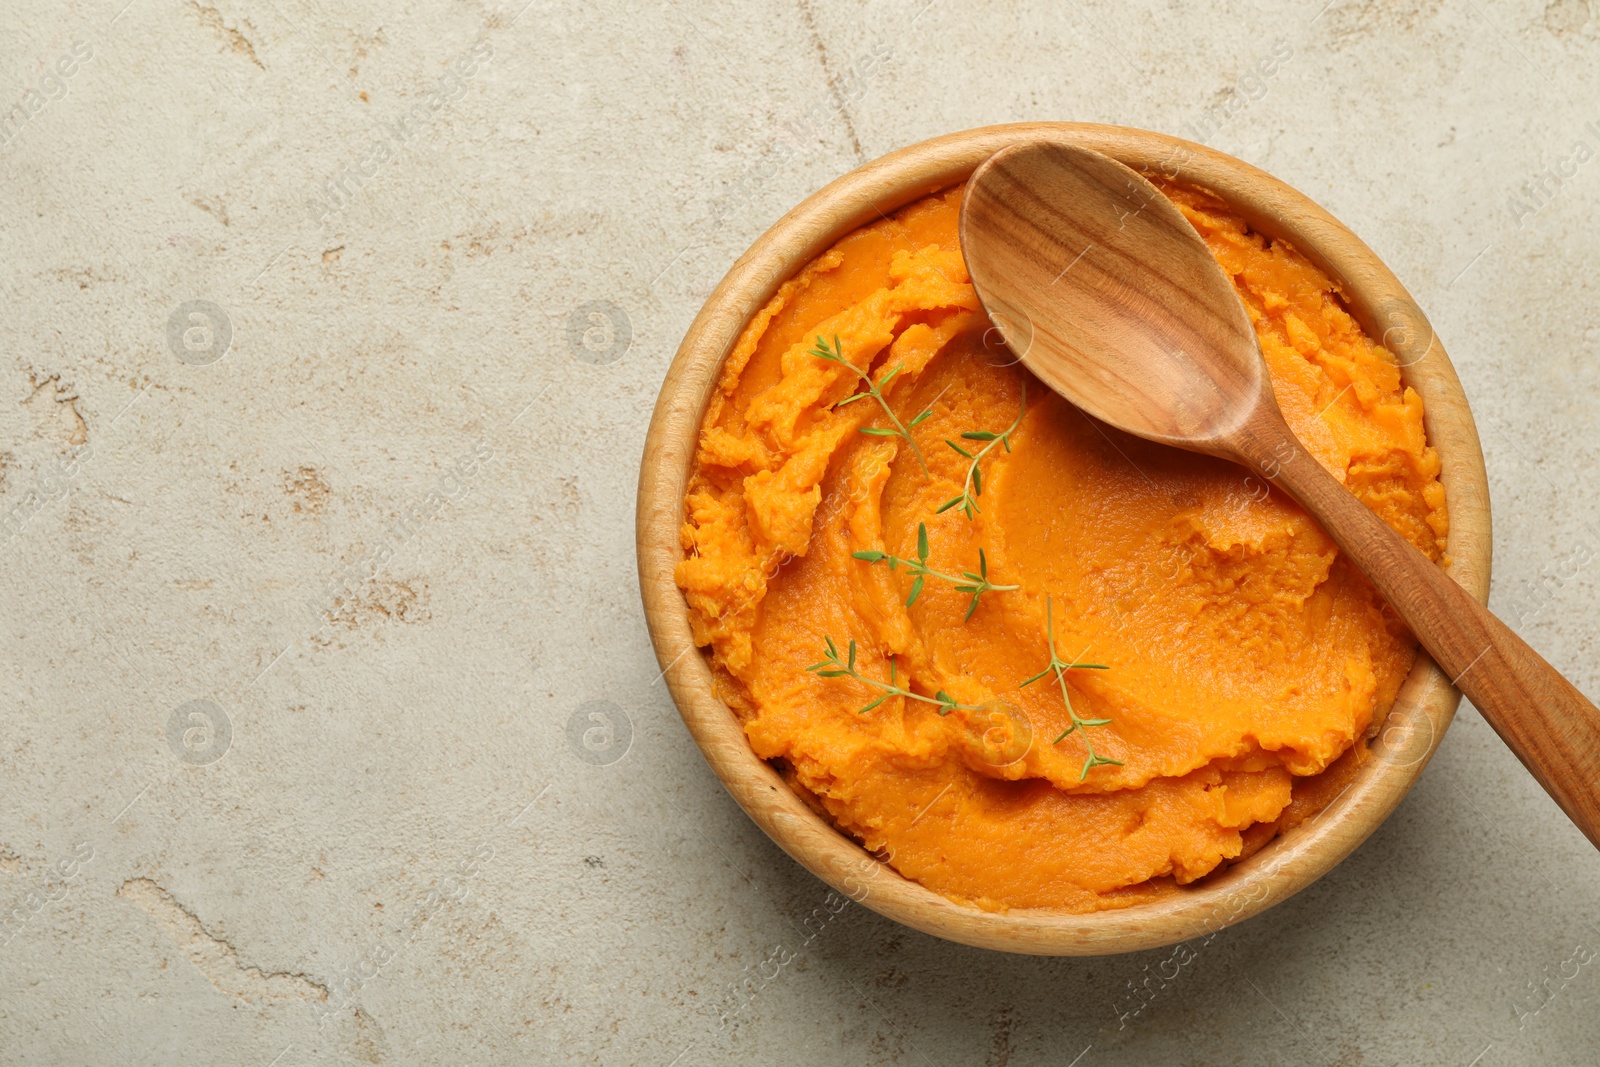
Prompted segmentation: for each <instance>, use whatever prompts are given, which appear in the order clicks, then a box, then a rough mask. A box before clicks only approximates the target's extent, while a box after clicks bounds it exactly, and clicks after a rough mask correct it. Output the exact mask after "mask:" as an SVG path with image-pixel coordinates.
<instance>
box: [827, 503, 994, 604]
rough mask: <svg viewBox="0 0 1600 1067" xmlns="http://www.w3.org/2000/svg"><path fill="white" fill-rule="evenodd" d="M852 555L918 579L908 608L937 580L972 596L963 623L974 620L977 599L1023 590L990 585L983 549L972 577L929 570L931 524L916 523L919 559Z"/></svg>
mask: <svg viewBox="0 0 1600 1067" xmlns="http://www.w3.org/2000/svg"><path fill="white" fill-rule="evenodd" d="M850 554H851V555H852V556H854V557H855V558H856V559H860V560H865V561H866V562H868V563H888V564H889V569H890V570H898V569H900V568H901V567H904V568H905V569H906V573H907V574H914V575H916V576H917V578H916V581H914V582H912V583H911V595H910V596H908V597H906V607H908V608H909V607H910V606H911V605H912V604H915V603H916V602H917V597H919V596H921V595H922V586H923V583H924V582H925V581H926V580H927V579H929V578H938V579H939V580H940V581H944V582H949V583H950V584H951V585H953V586H955V589H956V592H958V593H971V594H972V603H971V604H969V605H967V615H966V618H964V619H962V620H961V621H962V622H966V621H967V619H970V618H972V613H973V612H975V611H977V610H978V598H979V597H981V596H983V594H985V593H990V592H993V593H1005V592H1010V591H1011V590H1013V589H1020V588H1021V586H1016V585H995V584H994V583H993V582H991V581H990V580H989V560H988V557H986V556H985V555H984V554H983V549H981V548H980V549H978V573H977V574H973V573H972V572H971V571H962V572H961V575H962V576H961V577H960V578H957V577H956V576H955V575H953V574H945V573H944V572H942V571H936V570H934V569H933V568H932V567H929V566H928V524H927V523H925V522H919V523H917V558H916V559H906V558H905V557H903V556H891V555H890V554H889V553H887V552H879V551H877V550H876V549H874V550H871V551H866V552H852V553H850Z"/></svg>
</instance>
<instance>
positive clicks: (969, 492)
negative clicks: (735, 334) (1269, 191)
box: [934, 382, 1028, 520]
mask: <svg viewBox="0 0 1600 1067" xmlns="http://www.w3.org/2000/svg"><path fill="white" fill-rule="evenodd" d="M1027 413H1028V383H1026V382H1024V383H1022V405H1021V409H1020V410H1018V412H1017V417H1016V420H1015V421H1013V422H1012V423H1011V425H1010V426H1007V427H1006V428H1005V429H1004V430H1002V431H1001V432H1000V433H995V432H994V431H993V430H968V431H967V432H966V433H964V434H962V435H961V439H962V440H963V441H987V442H988V444H986V445H984V446H983V447H982V448H980V449H979V450H978V454H977V455H973V454H972V453H971V452H968V451H967V450H966V449H964V448H962V447H961V446H960V445H958V444H956V443H955V442H954V441H952V440H950V439H949V438H946V439H945V442H944V443H945V444H947V445H949V446H950V447H951V448H953V449H955V450H956V451H957V452H959V453H960V454H961V455H962V456H964V457H965V458H966V459H968V460H970V461H971V462H969V463H968V464H967V477H966V481H965V482H963V483H962V486H961V495H960V496H953V497H951V498H950V499H949V500H946V501H945V502H944V503H943V504H941V505H939V510H938V511H936V512H934V514H935V515H942V514H944V513H945V512H947V511H949V510H950V509H951V508H955V507H959V508H960V509H961V510H962V511H964V512H965V513H966V516H967V518H968V520H970V519H971V518H972V517H973V516H974V515H976V514H977V513H978V512H980V511H982V510H983V509H982V508H980V507H978V497H980V496H982V495H983V471H982V469H981V468H980V466H979V464H981V463H982V462H983V457H984V456H987V455H988V454H989V450H990V449H992V448H993V447H994V446H995V445H1005V446H1006V451H1007V452H1010V451H1011V435H1012V433H1013V432H1015V431H1016V428H1017V427H1018V426H1021V425H1022V416H1024V415H1026V414H1027Z"/></svg>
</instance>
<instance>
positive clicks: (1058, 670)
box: [1017, 597, 1122, 782]
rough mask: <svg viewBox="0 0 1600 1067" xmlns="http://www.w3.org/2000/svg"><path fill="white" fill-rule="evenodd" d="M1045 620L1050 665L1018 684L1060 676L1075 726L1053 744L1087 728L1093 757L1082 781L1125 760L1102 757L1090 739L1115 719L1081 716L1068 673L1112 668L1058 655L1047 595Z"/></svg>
mask: <svg viewBox="0 0 1600 1067" xmlns="http://www.w3.org/2000/svg"><path fill="white" fill-rule="evenodd" d="M1044 619H1045V622H1044V628H1045V639H1046V640H1047V641H1048V642H1049V643H1050V665H1049V666H1048V667H1046V668H1045V669H1044V670H1042V671H1040V672H1039V673H1038V674H1036V675H1034V676H1033V677H1032V678H1029V679H1028V680H1027V681H1026V682H1023V683H1022V685H1019V686H1017V688H1018V689H1021V688H1023V687H1024V686H1029V685H1032V684H1033V683H1034V682H1037V681H1038V680H1039V679H1040V678H1043V677H1044V676H1045V675H1047V674H1054V675H1055V676H1056V684H1058V685H1060V686H1061V700H1062V702H1063V703H1064V704H1066V706H1067V714H1068V715H1069V716H1071V718H1072V725H1071V726H1069V727H1067V728H1066V729H1065V730H1063V731H1061V736H1060V737H1057V738H1056V739H1055V740H1054V741H1052V742H1050V743H1051V744H1052V745H1059V744H1060V743H1061V742H1063V741H1065V740H1066V739H1067V738H1068V737H1069V736H1071V735H1072V734H1073V733H1075V732H1077V731H1079V730H1082V731H1083V743H1084V745H1085V746H1087V747H1088V749H1089V758H1088V759H1086V760H1084V761H1083V770H1082V771H1080V772H1079V774H1078V781H1080V782H1081V781H1083V780H1084V779H1086V778H1088V777H1089V772H1090V771H1091V770H1093V769H1094V768H1096V767H1100V766H1103V765H1105V764H1112V765H1114V766H1117V767H1120V766H1122V761H1121V760H1114V759H1111V758H1110V757H1109V756H1102V755H1100V754H1098V753H1097V752H1095V750H1094V742H1093V741H1090V740H1089V730H1088V728H1089V727H1091V726H1106V725H1108V724H1109V723H1110V722H1111V720H1110V719H1080V718H1079V717H1078V713H1077V711H1075V710H1074V709H1073V707H1072V697H1070V696H1069V695H1067V672H1068V671H1072V670H1090V671H1105V670H1110V669H1111V668H1109V667H1107V666H1106V665H1105V664H1104V663H1068V662H1066V661H1065V660H1063V659H1062V658H1061V657H1060V656H1058V655H1056V628H1055V617H1054V613H1053V611H1052V608H1051V604H1050V598H1049V597H1045V600H1044Z"/></svg>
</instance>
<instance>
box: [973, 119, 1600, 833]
mask: <svg viewBox="0 0 1600 1067" xmlns="http://www.w3.org/2000/svg"><path fill="white" fill-rule="evenodd" d="M961 248H962V252H963V253H964V254H965V256H966V261H967V267H968V269H969V271H970V272H971V274H972V281H973V284H974V285H975V286H976V287H977V290H978V295H979V297H980V298H981V299H982V300H983V303H984V306H985V308H986V309H987V310H988V311H989V314H990V317H991V318H993V319H994V320H995V321H996V323H997V325H999V326H1000V327H1001V332H1002V333H1003V334H1004V335H1005V337H1006V339H1007V342H1008V343H1009V344H1011V346H1012V348H1013V350H1015V351H1016V354H1017V356H1018V358H1020V359H1021V360H1022V362H1023V363H1024V364H1025V365H1026V366H1027V367H1028V369H1029V370H1031V371H1033V373H1034V374H1036V375H1037V376H1038V377H1039V378H1040V380H1042V381H1043V382H1044V383H1045V384H1046V385H1048V386H1050V387H1051V388H1052V389H1054V390H1055V391H1056V392H1058V393H1060V394H1061V395H1062V396H1064V397H1066V398H1067V399H1068V400H1070V401H1072V403H1074V404H1076V405H1077V406H1078V407H1080V408H1082V409H1083V410H1084V411H1086V412H1088V413H1089V414H1090V415H1093V416H1094V417H1095V418H1098V419H1100V420H1101V421H1103V422H1108V423H1110V424H1111V425H1113V426H1116V427H1118V428H1120V429H1122V430H1126V431H1127V432H1128V433H1131V434H1136V435H1137V436H1139V437H1144V438H1148V439H1149V440H1151V441H1159V442H1161V443H1163V444H1168V445H1176V446H1178V447H1179V448H1187V449H1191V450H1193V451H1196V452H1204V453H1207V454H1209V455H1213V456H1220V457H1222V458H1224V459H1230V460H1234V461H1236V462H1238V463H1242V464H1244V465H1245V466H1246V467H1249V468H1252V469H1253V470H1256V471H1259V472H1260V474H1261V475H1262V476H1263V477H1264V478H1266V479H1267V480H1269V481H1271V482H1273V483H1274V484H1276V485H1277V486H1278V487H1279V488H1281V489H1283V490H1284V491H1285V492H1287V493H1288V494H1289V495H1290V496H1292V497H1293V498H1294V499H1295V500H1297V501H1299V502H1300V504H1301V506H1302V507H1304V508H1305V509H1306V511H1308V512H1309V513H1310V514H1311V515H1312V516H1313V517H1315V518H1316V519H1317V521H1318V522H1320V523H1321V524H1322V526H1323V528H1324V529H1325V530H1327V531H1328V533H1329V535H1331V536H1332V537H1333V539H1334V541H1335V542H1337V543H1338V545H1339V547H1340V549H1342V550H1343V551H1344V553H1345V554H1346V555H1347V556H1349V557H1350V559H1351V560H1353V561H1354V562H1355V564H1356V565H1357V566H1358V567H1360V568H1361V569H1362V570H1363V571H1365V572H1366V574H1367V577H1368V578H1370V579H1371V580H1372V584H1373V585H1374V586H1376V587H1377V589H1378V591H1379V592H1381V593H1382V594H1383V595H1384V596H1385V597H1386V598H1387V599H1388V601H1389V603H1390V604H1393V605H1394V607H1395V609H1396V610H1397V611H1398V612H1399V613H1400V616H1401V617H1402V618H1403V619H1405V621H1406V624H1407V625H1408V626H1410V627H1411V631H1412V632H1413V633H1414V634H1416V636H1417V638H1418V640H1420V641H1421V642H1422V645H1423V647H1424V648H1426V649H1427V650H1428V652H1429V653H1430V654H1432V656H1433V658H1434V661H1435V662H1436V663H1438V664H1439V666H1440V667H1442V668H1443V669H1444V672H1445V674H1447V675H1448V676H1449V677H1450V680H1451V682H1452V683H1453V684H1455V685H1456V686H1459V687H1460V689H1461V691H1462V692H1464V693H1465V694H1466V695H1467V697H1468V698H1469V699H1470V700H1471V701H1472V703H1473V704H1474V705H1475V706H1476V707H1477V708H1478V710H1479V711H1481V712H1482V713H1483V717H1484V718H1485V719H1487V720H1488V721H1489V724H1490V725H1491V726H1493V727H1494V728H1495V732H1497V733H1498V734H1499V735H1500V737H1501V738H1502V739H1503V740H1504V741H1505V743H1506V744H1507V745H1509V746H1510V747H1511V751H1513V752H1515V753H1516V754H1517V758H1518V759H1520V760H1522V763H1523V765H1524V766H1526V767H1527V768H1528V770H1529V771H1531V772H1532V773H1533V776H1534V777H1535V778H1537V779H1538V780H1539V784H1541V785H1543V786H1544V788H1545V790H1546V791H1547V792H1548V793H1549V794H1550V795H1551V796H1552V797H1554V798H1555V801H1556V803H1557V804H1559V805H1561V810H1563V811H1565V812H1566V813H1567V815H1568V817H1569V818H1571V819H1572V821H1573V822H1574V823H1576V824H1577V825H1578V828H1579V829H1581V830H1582V831H1583V832H1584V833H1585V834H1586V835H1588V838H1589V840H1590V841H1591V842H1592V843H1593V844H1595V845H1596V847H1600V710H1597V709H1596V708H1595V706H1594V705H1593V704H1591V703H1590V702H1589V701H1588V699H1587V698H1585V697H1584V695H1583V694H1582V693H1580V692H1578V690H1577V689H1576V688H1574V687H1573V685H1572V684H1571V683H1570V682H1568V681H1567V680H1566V679H1565V678H1563V677H1562V676H1561V675H1560V674H1559V673H1558V672H1557V671H1556V670H1555V668H1553V667H1551V666H1550V664H1548V663H1546V662H1545V661H1544V659H1543V658H1542V657H1541V656H1540V655H1539V654H1538V653H1537V652H1535V651H1533V649H1531V648H1529V647H1528V645H1527V644H1526V643H1525V642H1524V641H1523V640H1522V639H1521V638H1519V637H1518V636H1517V635H1516V634H1514V633H1512V632H1511V630H1510V628H1508V627H1507V626H1506V625H1505V624H1504V623H1502V622H1501V621H1500V620H1499V619H1497V618H1495V617H1494V616H1493V615H1492V614H1490V613H1489V611H1488V610H1487V609H1486V608H1484V607H1483V606H1482V605H1480V604H1479V603H1478V602H1477V601H1475V600H1473V599H1472V598H1471V597H1470V596H1468V595H1467V593H1466V592H1465V591H1464V590H1463V589H1462V588H1461V587H1460V586H1459V585H1457V584H1456V583H1455V582H1454V581H1452V580H1451V579H1450V577H1449V576H1448V575H1447V574H1446V573H1445V572H1444V571H1443V570H1441V569H1440V568H1439V567H1437V566H1435V565H1434V564H1433V562H1432V561H1430V560H1429V559H1428V558H1427V557H1426V556H1424V555H1423V554H1422V553H1421V552H1419V551H1418V550H1417V549H1416V548H1415V547H1414V546H1413V545H1412V544H1411V543H1410V542H1409V541H1407V540H1405V538H1403V537H1401V536H1400V535H1399V534H1397V533H1396V532H1395V531H1394V530H1392V529H1391V528H1390V527H1389V526H1388V525H1387V524H1386V523H1384V521H1383V520H1382V519H1380V518H1378V516H1377V515H1375V514H1373V512H1372V511H1370V510H1369V509H1368V508H1367V507H1366V505H1364V504H1362V503H1361V502H1360V501H1359V500H1357V499H1356V498H1355V497H1354V496H1352V495H1351V494H1350V493H1349V492H1348V491H1347V490H1346V489H1345V487H1344V486H1343V485H1342V484H1341V483H1340V481H1339V480H1338V479H1337V478H1335V477H1334V476H1333V475H1332V474H1330V473H1329V472H1328V471H1327V470H1325V469H1323V467H1322V465H1321V464H1320V463H1318V462H1317V461H1316V459H1314V458H1313V457H1312V456H1311V455H1310V454H1309V453H1307V451H1306V448H1305V445H1303V444H1302V443H1301V442H1300V440H1299V439H1298V438H1297V437H1295V435H1294V431H1292V430H1291V429H1289V426H1288V424H1287V423H1286V422H1285V421H1284V418H1283V412H1282V411H1281V410H1280V409H1279V408H1278V402H1277V399H1276V398H1275V397H1274V396H1273V393H1272V383H1271V381H1270V380H1268V378H1267V371H1266V366H1265V364H1264V363H1263V362H1262V359H1261V350H1260V348H1259V347H1258V346H1257V342H1256V334H1255V330H1254V329H1253V328H1252V327H1251V325H1250V320H1249V318H1248V316H1247V315H1246V314H1245V310H1244V305H1242V304H1241V303H1240V302H1239V298H1238V296H1237V295H1236V294H1235V292H1234V288H1233V283H1232V281H1231V280H1230V279H1229V278H1228V277H1227V276H1226V275H1225V274H1224V273H1223V272H1222V269H1221V268H1220V267H1219V266H1218V265H1217V261H1216V260H1215V259H1214V258H1213V257H1212V255H1211V252H1210V251H1209V250H1208V249H1207V248H1206V246H1205V243H1204V242H1203V241H1202V240H1201V238H1200V235H1199V234H1198V233H1196V232H1195V230H1194V227H1192V226H1190V225H1189V222H1188V220H1186V219H1185V218H1184V217H1183V214H1182V213H1181V212H1180V211H1179V210H1178V208H1177V207H1176V206H1175V205H1174V204H1173V203H1172V201H1170V200H1168V199H1167V198H1166V197H1165V196H1163V195H1162V194H1161V192H1160V191H1159V190H1158V189H1156V187H1155V186H1153V185H1151V184H1150V183H1149V182H1148V181H1146V180H1145V179H1144V178H1143V177H1141V176H1140V175H1139V174H1138V173H1136V172H1135V171H1133V170H1131V169H1129V168H1128V167H1125V166H1123V165H1122V164H1121V163H1118V162H1116V161H1115V160H1113V159H1110V158H1108V157H1106V156H1103V155H1101V154H1100V153H1098V152H1094V151H1091V150H1089V149H1085V148H1078V147H1074V146H1071V145H1067V144H1062V143H1057V142H1035V143H1030V144H1021V145H1015V146H1013V147H1011V148H1006V149H1003V150H1002V151H1000V152H997V153H995V155H993V156H992V157H990V158H989V159H988V160H987V161H986V162H985V163H983V165H982V166H980V167H979V168H978V169H977V171H976V172H975V173H974V174H973V175H972V178H971V180H970V181H969V182H968V184H967V191H966V194H965V199H964V200H963V202H962V206H961Z"/></svg>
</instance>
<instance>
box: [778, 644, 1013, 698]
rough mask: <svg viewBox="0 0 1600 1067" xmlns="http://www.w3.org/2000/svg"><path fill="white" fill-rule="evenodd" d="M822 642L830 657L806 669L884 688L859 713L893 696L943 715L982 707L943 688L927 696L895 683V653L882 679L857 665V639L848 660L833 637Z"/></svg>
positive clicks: (830, 676) (825, 676)
mask: <svg viewBox="0 0 1600 1067" xmlns="http://www.w3.org/2000/svg"><path fill="white" fill-rule="evenodd" d="M823 642H824V643H825V645H826V647H827V649H828V658H827V659H825V660H822V661H820V662H818V663H813V664H812V665H811V666H809V667H807V668H806V670H808V671H815V672H816V673H817V675H818V677H821V678H854V679H855V680H856V681H858V682H863V683H865V684H867V685H870V686H873V687H875V688H877V689H881V690H883V696H881V697H879V698H878V699H877V700H874V701H873V702H872V703H870V704H868V705H867V706H866V707H864V708H857V709H856V714H858V715H865V714H866V713H867V712H869V711H871V710H872V709H873V708H875V707H877V706H878V705H879V704H882V703H883V702H884V701H885V700H888V699H889V698H890V697H905V698H906V699H907V700H920V701H922V702H923V703H924V704H933V705H934V706H936V707H937V708H938V709H939V714H940V715H948V714H950V713H951V712H952V711H982V710H983V705H982V704H961V703H957V701H956V699H955V698H954V697H952V696H951V695H950V694H949V693H946V692H945V691H944V690H943V689H941V690H939V691H938V692H937V693H935V694H934V695H933V696H931V697H925V696H923V695H922V694H921V693H913V692H912V691H911V690H909V689H907V688H905V687H904V686H902V685H898V684H896V674H897V672H896V667H895V660H894V657H893V656H890V657H889V680H888V681H887V682H880V681H878V680H877V679H876V678H868V677H867V676H866V675H864V674H862V673H861V672H860V671H859V670H857V669H856V643H855V641H854V640H852V641H851V642H850V652H849V658H848V659H846V660H841V659H840V658H839V648H838V646H837V645H835V644H834V643H833V638H831V637H824V638H823Z"/></svg>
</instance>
